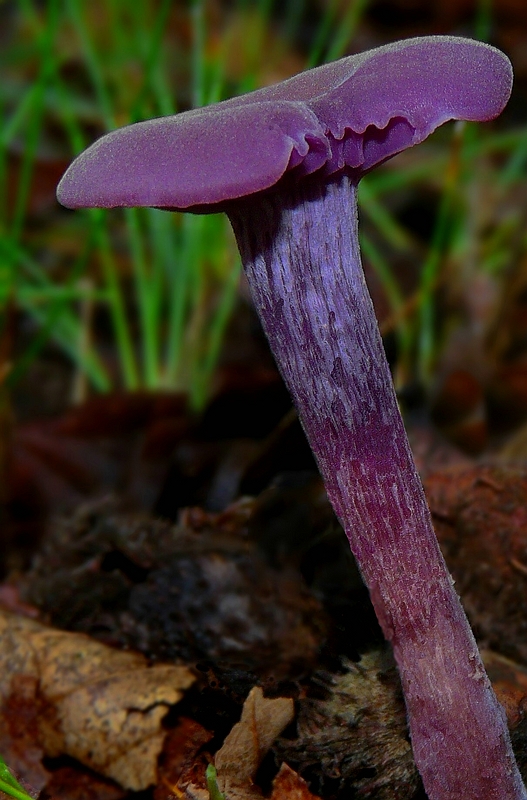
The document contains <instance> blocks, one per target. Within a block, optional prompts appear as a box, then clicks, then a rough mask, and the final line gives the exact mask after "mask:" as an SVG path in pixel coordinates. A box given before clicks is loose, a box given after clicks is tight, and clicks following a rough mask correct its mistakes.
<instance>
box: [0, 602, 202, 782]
mask: <svg viewBox="0 0 527 800" xmlns="http://www.w3.org/2000/svg"><path fill="white" fill-rule="evenodd" d="M21 678H23V679H24V681H25V682H26V687H27V686H29V687H30V689H31V692H32V693H33V698H32V699H33V701H34V703H35V704H36V705H37V706H38V718H37V723H38V739H39V741H38V745H39V746H40V747H42V749H43V751H44V753H45V755H47V756H51V757H55V756H59V755H68V756H71V757H73V758H76V759H77V760H78V761H80V762H81V763H82V764H84V765H86V766H88V767H90V768H91V769H93V770H95V771H97V772H99V773H101V774H102V775H104V776H106V777H109V778H112V779H113V780H115V781H117V783H119V784H120V785H121V786H123V787H125V788H127V789H132V790H134V791H140V790H142V789H145V788H146V787H147V786H149V785H151V784H154V783H155V782H156V779H157V758H158V756H159V754H160V752H161V750H162V747H163V742H164V738H165V731H164V730H163V729H162V727H161V721H162V719H163V717H164V716H165V714H166V713H167V711H168V709H169V707H170V706H172V705H174V704H175V703H177V702H178V701H179V700H180V699H181V698H182V696H183V693H184V690H185V689H187V688H188V687H189V686H190V685H191V684H192V683H193V682H194V676H193V674H192V673H191V672H190V671H189V670H188V669H187V668H186V667H182V666H169V665H163V664H157V665H154V666H149V665H148V662H147V660H146V659H145V658H144V657H143V656H141V655H139V654H137V653H130V652H121V651H118V650H114V649H112V648H110V647H107V646H106V645H103V644H101V643H99V642H96V641H93V640H92V639H89V638H88V637H87V636H84V635H82V634H73V633H65V632H63V631H57V630H53V629H51V628H47V627H45V626H44V625H41V624H40V623H38V622H36V621H34V620H31V619H28V618H26V617H18V616H15V615H12V614H9V613H6V612H2V611H0V699H1V701H2V707H3V708H2V710H1V711H0V715H3V714H4V713H5V711H6V709H8V707H9V700H10V697H11V694H12V691H13V688H14V686H15V685H16V683H17V682H18V683H19V682H20V679H21Z"/></svg>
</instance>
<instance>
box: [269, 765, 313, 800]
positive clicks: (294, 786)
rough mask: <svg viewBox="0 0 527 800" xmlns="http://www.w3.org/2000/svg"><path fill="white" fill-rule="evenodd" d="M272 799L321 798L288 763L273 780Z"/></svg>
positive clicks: (311, 799)
mask: <svg viewBox="0 0 527 800" xmlns="http://www.w3.org/2000/svg"><path fill="white" fill-rule="evenodd" d="M271 800H320V798H319V797H318V795H314V794H313V793H312V792H310V791H309V788H308V785H307V783H306V782H305V780H304V779H303V778H301V777H300V775H299V774H298V773H297V772H295V771H294V770H293V769H291V767H289V766H288V765H287V764H282V766H281V767H280V771H279V773H278V775H277V776H276V778H275V779H274V781H273V793H272V795H271Z"/></svg>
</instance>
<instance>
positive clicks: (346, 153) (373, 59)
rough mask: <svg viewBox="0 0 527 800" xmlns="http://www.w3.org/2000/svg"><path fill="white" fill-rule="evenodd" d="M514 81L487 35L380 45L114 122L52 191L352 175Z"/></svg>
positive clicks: (216, 200) (185, 193)
mask: <svg viewBox="0 0 527 800" xmlns="http://www.w3.org/2000/svg"><path fill="white" fill-rule="evenodd" d="M511 86H512V67H511V64H510V62H509V60H508V58H507V57H506V56H505V55H504V54H503V53H502V52H500V51H499V50H496V49H495V48H493V47H490V46H489V45H486V44H482V43H480V42H476V41H473V40H471V39H462V38H458V37H451V36H431V37H422V38H417V39H408V40H406V41H401V42H395V43H394V44H390V45H386V46H384V47H379V48H377V49H375V50H370V51H368V52H366V53H360V54H358V55H354V56H348V57H347V58H342V59H340V60H339V61H335V62H333V63H330V64H326V65H324V66H322V67H317V68H315V69H312V70H308V71H306V72H303V73H301V74H299V75H296V76H295V77H293V78H290V79H288V80H286V81H283V82H282V83H279V84H276V85H275V86H269V87H266V88H263V89H259V90H257V91H255V92H251V93H249V94H246V95H242V96H241V97H235V98H232V99H231V100H227V101H224V102H222V103H217V104H215V105H212V106H207V107H205V108H200V109H196V110H193V111H187V112H184V113H181V114H177V115H175V116H170V117H161V118H158V119H153V120H149V121H146V122H139V123H136V124H134V125H129V126H127V127H124V128H120V129H118V130H115V131H112V132H111V133H108V134H106V135H105V136H103V137H102V138H101V139H99V140H98V141H96V142H95V143H94V144H93V145H92V146H91V147H89V148H88V149H87V150H85V151H84V152H83V153H81V154H80V155H79V156H78V157H77V158H76V159H75V161H74V162H73V163H72V165H71V166H70V167H69V169H68V170H67V171H66V173H65V175H64V177H63V178H62V180H61V182H60V184H59V187H58V191H57V196H58V199H59V201H60V202H61V203H62V204H63V205H65V206H68V207H70V208H80V207H92V206H96V207H102V208H111V207H115V206H125V207H131V206H157V207H161V208H173V209H182V210H183V209H186V210H190V211H192V210H199V211H219V210H221V208H222V206H223V205H224V204H226V203H228V202H229V201H232V200H236V199H238V198H241V197H246V196H247V195H251V194H254V193H257V192H260V191H264V190H268V189H270V188H271V187H274V186H275V185H276V184H279V182H280V180H281V179H282V178H283V177H284V175H285V173H287V172H288V171H292V170H294V174H295V175H298V176H299V177H301V176H302V175H307V174H310V173H314V172H318V173H320V176H321V180H323V179H325V178H326V177H327V176H328V175H331V174H333V173H335V172H337V171H339V170H342V169H345V168H348V169H350V170H353V171H354V172H355V173H356V175H357V179H358V178H360V176H361V175H362V174H363V173H364V172H366V171H368V170H370V169H371V168H372V167H374V166H375V165H376V164H378V163H380V162H381V161H385V160H386V159H387V158H389V157H390V156H392V155H395V154H396V153H398V152H400V151H401V150H404V149H405V148H406V147H410V146H412V145H414V144H417V143H419V142H421V141H423V139H425V138H426V137H427V136H428V135H429V134H430V133H432V131H433V130H435V128H437V127H438V126H439V125H441V124H442V123H443V122H446V121H447V120H449V119H464V120H479V121H483V120H488V119H492V118H494V117H496V116H497V115H498V114H499V113H500V112H501V111H502V109H503V107H504V106H505V104H506V103H507V100H508V98H509V95H510V91H511Z"/></svg>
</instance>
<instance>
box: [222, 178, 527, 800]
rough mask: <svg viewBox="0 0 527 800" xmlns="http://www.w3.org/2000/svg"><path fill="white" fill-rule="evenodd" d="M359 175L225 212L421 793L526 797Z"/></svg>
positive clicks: (302, 186)
mask: <svg viewBox="0 0 527 800" xmlns="http://www.w3.org/2000/svg"><path fill="white" fill-rule="evenodd" d="M356 195H357V187H356V183H355V181H354V180H353V178H350V177H348V176H346V175H341V176H339V177H338V178H336V179H334V180H333V181H330V182H329V183H327V184H326V185H322V186H321V185H317V183H316V182H315V181H314V180H313V181H311V180H309V179H304V180H303V181H299V182H298V183H297V184H296V185H294V186H293V185H292V186H290V187H289V188H287V189H286V190H284V191H282V192H280V193H278V192H276V193H272V194H268V195H260V196H259V197H258V198H256V199H253V200H250V199H249V200H247V201H239V202H238V203H237V204H235V205H234V206H233V208H232V209H231V211H230V213H229V216H230V219H231V223H232V225H233V228H234V232H235V234H236V238H237V241H238V245H239V248H240V251H241V254H242V259H243V262H244V267H245V271H246V274H247V278H248V281H249V285H250V288H251V292H252V296H253V300H254V303H255V306H256V309H257V311H258V313H259V315H260V319H261V320H262V323H263V326H264V330H265V332H266V334H267V337H268V339H269V342H270V344H271V348H272V350H273V352H274V355H275V358H276V361H277V363H278V366H279V368H280V370H281V372H282V375H283V377H284V379H285V382H286V384H287V385H288V387H289V390H290V392H291V394H292V396H293V398H294V401H295V404H296V406H297V408H298V412H299V415H300V418H301V421H302V424H303V426H304V429H305V431H306V434H307V437H308V439H309V442H310V444H311V447H312V449H313V452H314V453H315V456H316V458H317V461H318V464H319V468H320V471H321V474H322V477H323V478H324V481H325V485H326V489H327V493H328V496H329V499H330V501H331V503H332V505H333V507H334V509H335V511H336V513H337V515H338V517H339V519H340V521H341V523H342V525H343V527H344V530H345V532H346V535H347V536H348V539H349V542H350V546H351V549H352V551H353V553H354V555H355V557H356V559H357V562H358V564H359V567H360V569H361V571H362V574H363V576H364V579H365V581H366V583H367V585H368V587H369V589H370V593H371V597H372V601H373V604H374V606H375V609H376V612H377V615H378V618H379V621H380V623H381V626H382V628H383V631H384V634H385V636H386V638H387V639H388V640H389V641H390V642H391V644H392V646H393V650H394V654H395V658H396V661H397V664H398V667H399V671H400V675H401V681H402V684H403V690H404V695H405V700H406V706H407V712H408V720H409V725H410V733H411V737H412V747H413V750H414V756H415V759H416V763H417V766H418V769H419V771H420V773H421V776H422V778H423V782H424V786H425V789H426V791H427V793H428V797H429V798H430V800H527V793H526V791H525V788H524V786H523V783H522V780H521V777H520V775H519V772H518V769H517V767H516V764H515V761H514V758H513V754H512V749H511V745H510V740H509V736H508V731H507V727H506V722H505V715H504V712H503V709H502V708H501V706H500V705H499V704H498V702H497V700H496V697H495V695H494V692H493V690H492V687H491V685H490V682H489V680H488V678H487V676H486V673H485V670H484V668H483V665H482V662H481V659H480V656H479V653H478V649H477V646H476V643H475V640H474V637H473V635H472V632H471V630H470V627H469V624H468V622H467V619H466V617H465V614H464V612H463V609H462V607H461V604H460V602H459V599H458V597H457V594H456V592H455V590H454V587H453V583H452V580H451V578H450V575H449V573H448V570H447V568H446V565H445V563H444V560H443V557H442V555H441V553H440V551H439V547H438V544H437V540H436V537H435V534H434V531H433V528H432V524H431V519H430V514H429V510H428V506H427V503H426V500H425V497H424V493H423V489H422V485H421V482H420V479H419V477H418V475H417V472H416V468H415V465H414V461H413V457H412V454H411V451H410V447H409V443H408V439H407V436H406V432H405V429H404V425H403V422H402V419H401V415H400V413H399V409H398V405H397V401H396V397H395V393H394V389H393V384H392V379H391V375H390V370H389V366H388V364H387V361H386V357H385V354H384V349H383V345H382V341H381V337H380V334H379V330H378V326H377V322H376V319H375V315H374V311H373V307H372V303H371V299H370V297H369V293H368V290H367V287H366V284H365V281H364V275H363V272H362V268H361V264H360V253H359V242H358V234H357V205H356Z"/></svg>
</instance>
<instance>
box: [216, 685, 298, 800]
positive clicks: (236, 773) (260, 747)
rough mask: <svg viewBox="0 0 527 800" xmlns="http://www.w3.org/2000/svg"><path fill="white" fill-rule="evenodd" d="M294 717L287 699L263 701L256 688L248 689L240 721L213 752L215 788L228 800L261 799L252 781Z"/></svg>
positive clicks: (292, 707)
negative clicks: (216, 784)
mask: <svg viewBox="0 0 527 800" xmlns="http://www.w3.org/2000/svg"><path fill="white" fill-rule="evenodd" d="M293 717H294V704H293V700H292V699H291V698H289V697H277V698H272V699H271V698H266V697H264V696H263V692H262V690H261V688H260V687H259V686H255V687H254V688H253V689H251V691H250V693H249V696H248V697H247V699H246V701H245V703H244V704H243V709H242V716H241V719H240V721H239V722H238V723H237V724H236V725H235V726H234V727H233V729H232V730H231V732H230V733H229V734H228V736H227V738H226V739H225V741H224V743H223V745H222V747H221V749H220V750H218V752H217V753H216V756H215V759H214V764H215V767H216V770H217V776H218V787H219V789H220V791H221V792H224V793H225V795H226V796H227V797H228V798H229V800H242V799H243V800H249V798H251V799H252V798H257V797H261V793H260V792H258V791H256V790H255V789H254V788H253V786H252V782H253V778H254V776H255V775H256V771H257V769H258V767H259V765H260V763H261V761H262V759H263V757H264V756H265V754H266V753H267V752H268V750H269V748H270V747H271V745H272V744H273V742H274V741H275V739H276V738H277V737H278V736H279V735H280V733H281V732H282V731H283V730H284V728H285V727H286V726H287V725H289V723H290V722H291V721H292V720H293Z"/></svg>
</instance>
